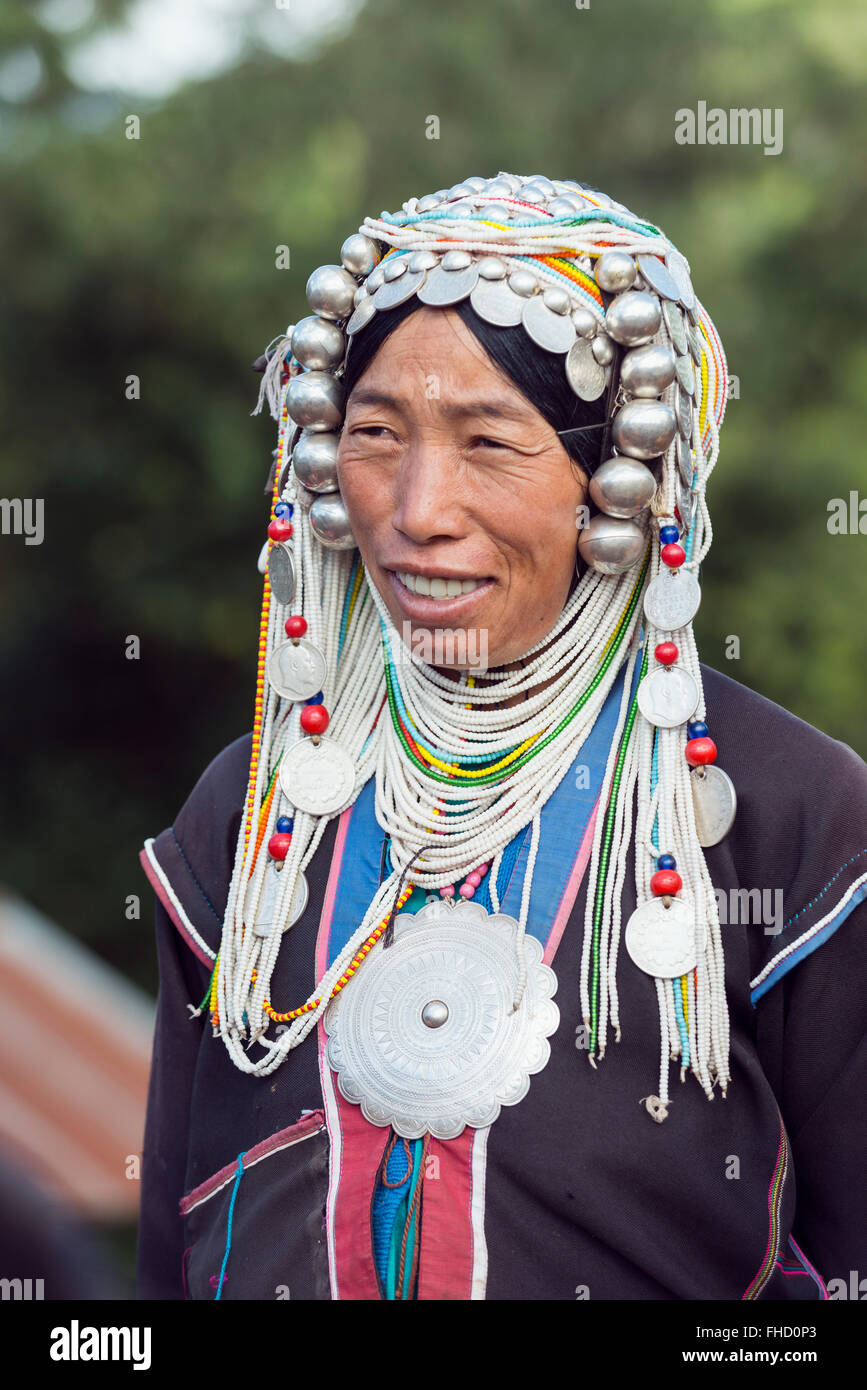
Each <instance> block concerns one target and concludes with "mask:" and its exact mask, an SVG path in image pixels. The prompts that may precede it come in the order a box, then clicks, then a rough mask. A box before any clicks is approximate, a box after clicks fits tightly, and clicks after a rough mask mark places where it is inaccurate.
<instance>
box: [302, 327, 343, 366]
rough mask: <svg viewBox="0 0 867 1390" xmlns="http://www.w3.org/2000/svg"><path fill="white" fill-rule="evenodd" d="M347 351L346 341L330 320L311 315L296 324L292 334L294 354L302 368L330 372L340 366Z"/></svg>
mask: <svg viewBox="0 0 867 1390" xmlns="http://www.w3.org/2000/svg"><path fill="white" fill-rule="evenodd" d="M345 351H346V339H345V338H344V336H343V333H342V332H341V331H340V329H339V328H338V327H337V324H336V323H332V321H331V320H330V319H321V318H319V316H318V315H316V314H311V315H310V316H309V317H308V318H306V319H301V320H300V321H299V322H298V323H296V325H295V328H294V330H293V333H292V353H293V356H294V357H296V358H297V360H298V361H299V362H300V363H301V366H302V367H309V368H311V369H312V370H314V371H328V370H329V369H331V368H333V367H337V366H339V364H340V363H341V362H342V361H343V354H344V352H345Z"/></svg>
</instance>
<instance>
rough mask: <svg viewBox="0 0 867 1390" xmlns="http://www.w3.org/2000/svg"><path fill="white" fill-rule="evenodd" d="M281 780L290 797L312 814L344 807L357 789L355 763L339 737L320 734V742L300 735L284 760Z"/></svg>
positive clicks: (284, 755)
mask: <svg viewBox="0 0 867 1390" xmlns="http://www.w3.org/2000/svg"><path fill="white" fill-rule="evenodd" d="M278 775H279V780H280V787H281V790H282V792H283V794H284V796H285V797H286V799H287V801H289V802H291V804H292V805H293V806H294V807H295V809H296V810H298V811H306V812H307V814H308V815H311V816H331V815H334V814H336V812H338V811H342V810H344V809H345V808H346V807H347V806H348V805H349V803H350V801H351V800H352V796H353V793H354V791H355V765H354V763H353V761H352V759H351V758H350V756H349V754H348V753H347V751H346V749H345V748H344V747H343V745H342V744H341V743H338V741H337V739H335V738H329V737H328V735H327V734H320V735H319V741H318V743H314V742H313V740H312V739H311V738H303V739H300V740H299V742H298V743H293V745H292V747H291V748H288V749H287V750H286V752H285V753H284V754H283V757H282V758H281V760H280V771H279V774H278Z"/></svg>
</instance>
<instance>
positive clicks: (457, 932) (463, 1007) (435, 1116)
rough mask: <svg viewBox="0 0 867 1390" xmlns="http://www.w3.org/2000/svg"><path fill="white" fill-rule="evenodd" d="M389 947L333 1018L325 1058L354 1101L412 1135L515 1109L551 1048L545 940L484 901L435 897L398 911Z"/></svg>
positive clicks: (457, 1130)
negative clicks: (522, 971) (519, 947)
mask: <svg viewBox="0 0 867 1390" xmlns="http://www.w3.org/2000/svg"><path fill="white" fill-rule="evenodd" d="M394 927H395V933H394V941H393V943H392V945H391V946H390V947H389V948H388V950H385V949H384V948H383V946H382V943H381V942H378V943H377V945H376V946H375V947H374V948H373V950H372V951H371V952H370V954H369V955H368V957H367V959H366V960H365V962H364V964H363V966H362V967H361V969H360V970H359V971H358V973H357V975H356V976H355V977H354V978H353V980H352V981H351V983H350V984H349V985H348V986H347V987H346V988H345V989H344V990H342V991H341V992H340V994H339V995H337V996H336V998H335V999H334V1000H333V1001H332V1003H331V1004H330V1005H329V1007H328V1010H327V1011H326V1014H325V1017H324V1020H323V1022H324V1026H325V1030H326V1032H327V1034H328V1044H327V1048H326V1053H325V1056H326V1061H327V1062H328V1065H329V1066H330V1067H331V1068H332V1069H333V1071H334V1072H335V1073H336V1076H337V1084H338V1087H339V1088H340V1091H341V1093H342V1095H343V1096H345V1097H346V1099H347V1100H349V1101H351V1102H353V1103H354V1104H357V1105H360V1106H361V1110H362V1113H363V1115H364V1117H365V1119H367V1120H368V1121H369V1122H370V1123H371V1124H374V1125H378V1126H380V1127H382V1128H385V1127H386V1126H389V1125H391V1126H392V1127H393V1128H394V1130H395V1132H396V1133H397V1134H398V1135H400V1136H401V1137H402V1138H404V1139H416V1138H420V1137H421V1136H422V1135H423V1134H425V1133H429V1134H431V1135H433V1137H434V1138H436V1139H454V1138H456V1137H457V1136H458V1135H459V1134H461V1133H462V1132H463V1130H464V1129H466V1128H467V1127H468V1126H469V1127H470V1128H474V1129H481V1128H485V1127H486V1126H488V1125H491V1124H493V1123H494V1121H495V1120H496V1119H497V1117H498V1115H499V1114H500V1110H501V1108H502V1106H504V1105H516V1104H517V1103H518V1102H519V1101H521V1100H523V1098H524V1096H525V1095H526V1094H527V1092H528V1090H529V1088H530V1077H531V1076H533V1075H535V1074H536V1073H538V1072H540V1071H542V1069H543V1068H544V1067H545V1066H546V1065H547V1062H548V1059H549V1057H550V1054H551V1045H550V1043H549V1042H548V1038H549V1037H550V1035H551V1034H552V1033H554V1032H555V1031H556V1029H557V1026H558V1024H559V1021H560V1012H559V1009H558V1008H557V1005H556V1004H555V1003H554V1001H553V998H552V996H553V994H554V993H555V991H556V989H557V979H556V976H555V975H554V972H553V970H551V968H550V967H549V966H547V965H545V964H543V963H542V946H541V943H540V942H539V941H538V940H537V939H536V938H535V937H534V936H530V935H529V934H528V935H527V936H525V938H524V943H523V950H524V955H525V959H526V963H527V985H526V989H525V991H524V995H523V997H522V1000H521V1003H520V1005H519V1007H518V1009H517V1010H516V1011H515V1012H514V1013H512V1012H511V1009H512V1004H513V1002H514V997H515V992H516V988H517V983H518V961H517V953H516V937H517V929H518V924H517V922H516V921H515V919H514V918H513V917H510V916H508V915H507V914H504V913H496V914H489V913H488V912H487V911H486V910H485V909H484V908H483V907H482V906H481V905H480V904H478V903H472V902H470V903H460V904H459V905H456V906H453V907H452V906H447V905H446V904H445V903H444V902H442V901H440V902H438V903H437V902H433V903H430V904H428V905H426V906H424V907H422V908H420V909H419V911H418V912H416V913H401V914H400V915H399V916H398V917H397V918H396V919H395V923H394Z"/></svg>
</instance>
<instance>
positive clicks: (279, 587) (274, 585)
mask: <svg viewBox="0 0 867 1390" xmlns="http://www.w3.org/2000/svg"><path fill="white" fill-rule="evenodd" d="M268 581H269V583H270V585H271V592H272V594H273V595H274V597H275V599H276V600H277V602H278V603H291V602H292V599H293V598H294V596H295V566H294V565H293V563H292V551H291V550H290V549H289V547H288V545H285V544H284V543H283V542H282V541H277V542H275V544H274V545H272V546H271V553H270V555H269V556H268ZM321 689H322V687H321V686H319V685H317V687H316V690H321ZM316 690H314V692H313V694H314V695H315V694H316Z"/></svg>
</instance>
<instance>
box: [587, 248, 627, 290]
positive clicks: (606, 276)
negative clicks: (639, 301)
mask: <svg viewBox="0 0 867 1390" xmlns="http://www.w3.org/2000/svg"><path fill="white" fill-rule="evenodd" d="M594 279H595V280H596V283H597V285H598V286H599V288H600V290H604V291H605V293H606V294H623V292H624V290H630V289H632V286H633V285H634V284H635V262H634V260H633V259H632V257H631V256H630V255H628V254H627V253H626V252H625V251H603V252H602V255H601V256H600V257H599V259H598V260H597V262H596V269H595V271H594Z"/></svg>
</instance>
